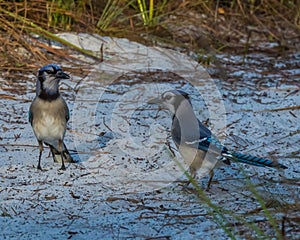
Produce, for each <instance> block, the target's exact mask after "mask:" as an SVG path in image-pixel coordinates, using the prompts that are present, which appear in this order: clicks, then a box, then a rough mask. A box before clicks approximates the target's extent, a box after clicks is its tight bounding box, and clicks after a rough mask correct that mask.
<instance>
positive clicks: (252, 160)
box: [231, 152, 287, 169]
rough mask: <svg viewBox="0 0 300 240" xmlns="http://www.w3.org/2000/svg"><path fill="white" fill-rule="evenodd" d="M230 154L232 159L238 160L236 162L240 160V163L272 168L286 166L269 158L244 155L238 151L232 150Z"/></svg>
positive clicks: (283, 167) (284, 167)
mask: <svg viewBox="0 0 300 240" xmlns="http://www.w3.org/2000/svg"><path fill="white" fill-rule="evenodd" d="M231 155H232V160H235V161H238V162H242V163H247V164H250V165H254V166H259V167H273V168H282V169H286V168H287V167H286V166H284V165H282V164H280V163H278V162H275V161H272V160H270V159H266V158H260V157H254V156H251V155H246V154H243V153H238V152H233V153H231Z"/></svg>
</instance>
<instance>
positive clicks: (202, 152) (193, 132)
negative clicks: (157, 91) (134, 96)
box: [148, 90, 287, 187]
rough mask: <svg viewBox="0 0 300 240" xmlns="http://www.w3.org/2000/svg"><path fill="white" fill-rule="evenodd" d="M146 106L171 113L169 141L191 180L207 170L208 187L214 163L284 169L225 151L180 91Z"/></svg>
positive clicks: (278, 165)
mask: <svg viewBox="0 0 300 240" xmlns="http://www.w3.org/2000/svg"><path fill="white" fill-rule="evenodd" d="M148 103H149V104H158V105H161V106H164V107H166V108H167V109H168V110H169V111H170V112H171V113H172V115H173V117H172V127H171V135H172V139H173V141H174V142H175V145H176V147H177V148H178V150H179V152H180V154H181V155H182V157H183V159H184V160H185V162H187V163H188V164H189V170H190V173H191V176H192V177H195V176H196V172H197V171H198V170H199V169H200V168H202V170H203V169H206V170H208V172H209V173H210V179H209V182H208V187H209V185H210V183H211V180H212V177H213V171H212V170H213V167H214V166H215V164H216V163H218V162H223V163H226V164H230V160H232V161H236V162H242V163H247V164H250V165H255V166H259V167H273V168H278V169H279V168H282V169H286V168H287V167H286V166H284V165H282V164H280V163H277V162H275V161H272V160H270V159H266V158H260V157H254V156H251V155H246V154H243V153H239V152H234V151H229V150H228V149H227V148H226V147H225V146H223V145H222V144H221V143H220V141H219V140H218V139H217V138H216V137H215V136H214V135H213V134H212V133H211V131H210V130H209V129H208V128H207V127H205V126H204V125H203V124H202V123H201V122H200V121H199V120H198V119H197V117H196V115H195V113H194V111H193V107H192V104H191V101H190V98H189V95H188V94H187V93H186V92H184V91H181V90H171V91H166V92H164V93H163V94H162V95H161V97H160V98H155V99H151V100H150V101H148ZM204 159H206V161H205V160H204Z"/></svg>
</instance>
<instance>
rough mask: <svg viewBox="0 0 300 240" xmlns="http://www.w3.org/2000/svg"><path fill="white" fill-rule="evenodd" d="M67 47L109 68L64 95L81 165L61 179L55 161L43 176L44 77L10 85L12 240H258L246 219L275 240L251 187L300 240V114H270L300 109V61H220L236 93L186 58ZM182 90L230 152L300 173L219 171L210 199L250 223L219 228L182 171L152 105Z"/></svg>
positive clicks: (3, 123) (118, 43)
mask: <svg viewBox="0 0 300 240" xmlns="http://www.w3.org/2000/svg"><path fill="white" fill-rule="evenodd" d="M62 36H63V37H64V38H66V39H68V40H69V41H72V42H73V43H74V44H77V45H80V46H82V47H84V48H86V49H90V50H92V51H98V50H99V49H100V46H101V43H103V44H104V62H103V63H96V62H93V61H92V60H91V61H90V65H89V66H88V67H89V68H90V69H91V70H92V73H91V74H90V75H89V76H87V78H85V79H79V78H78V77H76V76H73V78H72V79H71V80H68V81H65V82H64V83H65V84H62V87H61V92H62V93H63V96H64V97H65V98H66V100H67V102H68V105H69V107H70V109H71V115H72V117H71V120H70V122H69V129H68V130H67V133H66V144H67V146H68V148H69V149H70V150H71V152H72V153H73V154H74V157H75V158H76V159H77V160H78V163H76V164H68V165H67V170H66V171H65V172H62V171H59V170H58V169H59V168H60V164H59V163H53V161H52V158H51V157H49V156H48V150H47V149H46V151H45V152H44V155H43V160H42V167H43V168H44V170H45V171H42V172H41V171H38V170H37V169H36V165H37V158H38V148H37V143H36V140H35V138H34V135H33V132H32V130H31V127H30V125H29V124H28V121H27V111H28V108H29V105H30V101H31V100H32V99H33V97H34V87H35V77H34V76H29V80H28V78H26V77H24V79H22V78H20V79H18V80H16V81H13V82H12V81H6V80H3V79H2V80H1V90H0V94H1V96H4V95H5V96H6V97H5V98H3V99H2V100H1V102H0V109H1V110H0V111H1V118H0V127H1V136H0V152H1V161H0V181H1V186H0V201H1V202H0V226H1V231H0V239H67V238H69V239H228V234H227V233H225V231H224V229H222V227H220V223H223V224H225V226H227V227H229V231H230V232H231V233H232V234H233V235H234V236H237V237H239V238H245V239H249V238H255V236H256V235H255V232H254V231H253V230H249V228H248V227H247V225H246V224H245V222H242V220H241V219H244V220H245V221H247V222H251V223H253V224H254V225H255V226H258V227H259V228H260V229H261V231H262V232H263V233H264V234H266V236H269V237H274V236H275V231H274V228H273V227H271V226H270V224H269V221H268V219H267V217H266V215H265V214H264V213H263V211H262V209H261V205H260V204H259V202H258V200H257V199H256V197H255V196H254V194H253V193H251V187H250V186H249V179H247V178H246V177H245V175H247V176H249V177H250V181H251V183H252V184H254V185H255V186H256V190H257V191H258V193H259V195H260V196H261V198H262V199H263V201H264V203H265V204H266V205H267V207H268V210H269V211H270V213H271V216H272V217H273V218H274V219H276V224H277V226H278V228H279V229H281V227H282V223H283V225H284V231H285V235H286V236H287V238H288V239H299V238H300V229H299V220H297V219H299V214H300V210H299V209H297V207H299V179H300V174H299V165H300V160H299V143H300V137H299V134H300V128H299V117H300V114H299V113H300V110H299V109H298V110H296V109H289V110H281V111H270V110H274V109H279V108H286V107H292V106H299V104H300V96H299V95H300V93H299V91H297V90H299V83H298V84H297V82H299V80H300V79H299V73H300V70H299V68H297V62H298V63H299V55H291V56H289V57H287V58H286V59H281V58H275V57H268V56H265V55H260V54H253V55H250V56H249V58H248V60H247V61H246V64H245V65H241V62H242V58H241V57H240V56H229V55H219V56H218V58H219V59H220V60H221V61H222V62H223V64H224V66H225V68H226V71H227V73H228V75H229V79H228V80H227V81H226V82H225V81H222V80H221V79H212V78H210V76H209V75H208V73H207V72H206V70H205V69H204V68H203V67H201V66H200V65H198V64H197V63H196V62H194V61H193V60H191V59H190V58H189V57H187V56H186V55H184V54H180V53H178V52H175V51H171V50H167V49H162V48H158V47H145V46H143V45H140V44H137V43H133V42H129V41H128V40H126V39H111V38H100V37H94V36H90V35H86V34H80V35H73V34H63V35H62ZM270 66H272V68H270ZM85 67H86V66H85ZM70 74H71V75H73V74H72V72H70ZM172 88H182V89H184V90H185V91H187V92H189V93H191V98H192V102H193V106H194V110H195V112H196V114H197V116H199V118H200V119H202V120H203V121H205V120H207V119H209V121H208V125H209V126H210V127H211V129H213V131H214V132H215V133H216V134H217V135H218V136H219V137H220V139H222V141H223V142H224V143H225V144H227V145H228V146H229V147H231V148H232V149H239V150H243V151H244V152H247V153H251V154H254V155H259V156H266V157H269V158H272V159H278V161H280V162H281V163H283V164H284V165H286V166H288V167H289V168H288V169H287V170H284V171H276V170H273V169H267V168H258V167H252V166H246V165H243V164H236V163H233V164H232V165H231V166H222V167H220V168H218V169H217V170H216V171H215V177H214V182H213V184H212V186H211V188H210V189H209V190H208V191H205V193H206V194H207V196H208V197H209V199H210V201H211V202H212V203H214V204H216V205H217V206H219V207H220V208H221V209H225V210H228V211H229V212H231V213H233V214H234V215H236V216H238V217H240V218H241V219H240V220H237V219H236V218H234V217H232V216H230V214H228V213H226V214H224V215H222V216H220V215H217V219H220V222H218V221H217V219H216V218H214V216H216V213H214V212H213V209H212V208H211V207H208V206H207V204H206V203H205V202H203V201H202V200H201V199H199V198H198V197H197V194H196V191H195V189H194V188H193V187H192V186H189V187H188V188H187V187H185V186H184V185H183V184H182V182H181V181H185V180H186V177H185V176H183V174H182V172H181V171H180V169H179V168H178V166H177V165H176V164H175V162H174V155H173V153H172V151H173V152H174V154H175V158H176V159H178V160H180V156H179V155H178V153H177V151H176V150H175V149H173V148H174V144H173V143H172V140H171V139H170V136H169V135H170V134H169V127H170V121H171V119H170V117H169V115H168V113H167V112H166V111H163V110H162V111H159V110H158V107H157V106H150V105H148V104H147V100H149V99H150V98H151V97H153V96H158V95H157V94H158V93H161V92H163V91H164V90H166V89H172ZM7 96H9V97H7ZM262 110H265V111H264V112H260V111H262ZM168 145H170V147H169V146H168ZM170 148H171V149H173V150H170ZM74 150H77V152H78V153H77V154H75V151H74ZM207 180H208V177H205V178H203V179H201V180H198V182H199V185H200V186H202V187H205V185H206V183H207ZM297 204H298V205H297ZM287 206H288V207H287ZM293 206H294V207H295V208H294V209H293ZM282 219H285V220H282ZM297 221H298V222H297Z"/></svg>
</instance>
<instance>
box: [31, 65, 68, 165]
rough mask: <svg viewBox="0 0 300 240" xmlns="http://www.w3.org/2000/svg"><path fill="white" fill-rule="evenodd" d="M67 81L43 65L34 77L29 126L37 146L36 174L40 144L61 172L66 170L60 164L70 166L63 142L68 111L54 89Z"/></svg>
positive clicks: (59, 72) (57, 70) (58, 70)
mask: <svg viewBox="0 0 300 240" xmlns="http://www.w3.org/2000/svg"><path fill="white" fill-rule="evenodd" d="M69 78H70V76H69V75H68V74H66V73H65V72H63V71H62V70H61V68H60V67H59V66H57V65H55V64H49V65H46V66H44V67H42V68H41V69H40V70H39V71H38V73H37V81H36V97H35V99H34V100H33V102H32V104H31V105H30V109H29V122H30V124H31V126H32V128H33V132H34V134H35V136H36V138H37V140H38V144H39V150H40V154H39V160H38V165H37V169H39V170H42V168H41V157H42V152H43V149H44V148H43V143H45V144H46V145H48V146H49V147H50V151H51V153H52V157H53V160H54V162H61V168H60V169H61V170H65V169H66V167H65V164H64V162H74V161H73V158H72V157H71V155H70V154H69V151H68V149H67V148H66V145H65V144H64V142H63V140H64V136H65V132H66V126H67V122H68V120H69V117H70V116H69V109H68V106H67V104H66V102H65V100H64V99H63V98H62V97H61V96H60V94H59V89H58V88H59V82H60V80H61V79H69Z"/></svg>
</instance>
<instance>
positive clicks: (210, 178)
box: [206, 169, 214, 190]
mask: <svg viewBox="0 0 300 240" xmlns="http://www.w3.org/2000/svg"><path fill="white" fill-rule="evenodd" d="M213 177H214V170H213V169H212V170H211V171H210V172H209V179H208V183H207V187H206V190H209V188H210V184H211V182H212V179H213Z"/></svg>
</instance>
